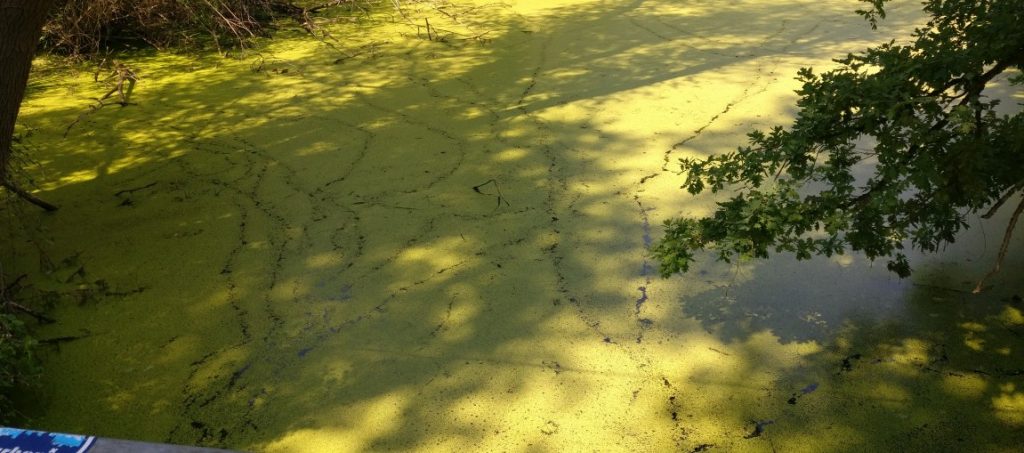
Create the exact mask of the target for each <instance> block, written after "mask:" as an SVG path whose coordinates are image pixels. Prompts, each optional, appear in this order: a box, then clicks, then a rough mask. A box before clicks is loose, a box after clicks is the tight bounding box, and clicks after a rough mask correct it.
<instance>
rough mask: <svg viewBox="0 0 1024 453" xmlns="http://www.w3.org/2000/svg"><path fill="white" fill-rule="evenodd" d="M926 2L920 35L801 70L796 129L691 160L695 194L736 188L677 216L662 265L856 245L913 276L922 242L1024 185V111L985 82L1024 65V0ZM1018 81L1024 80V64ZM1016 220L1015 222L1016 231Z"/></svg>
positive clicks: (946, 236) (872, 13) (932, 245)
mask: <svg viewBox="0 0 1024 453" xmlns="http://www.w3.org/2000/svg"><path fill="white" fill-rule="evenodd" d="M862 1H864V2H866V3H869V4H870V5H869V6H870V7H869V8H868V9H867V10H864V11H859V13H860V14H861V15H863V16H865V17H866V18H867V19H868V21H869V22H871V24H872V27H874V26H875V24H876V21H877V19H879V18H884V17H885V10H884V9H883V6H884V3H885V1H886V0H862ZM924 10H925V11H926V12H927V13H928V14H929V15H930V19H929V21H928V23H927V24H926V25H925V26H924V27H921V28H918V29H917V30H915V32H914V35H913V38H914V40H913V42H912V43H911V44H908V45H898V44H896V43H895V42H894V41H893V42H889V43H887V44H882V45H880V46H877V47H874V48H869V49H867V50H866V51H864V52H861V53H858V54H850V55H847V56H846V57H845V58H842V59H838V60H835V61H836V63H838V64H839V66H838V67H837V68H836V69H833V70H831V71H828V72H825V73H822V74H816V73H815V72H813V71H812V70H811V69H810V68H804V69H801V70H800V72H799V80H800V81H802V82H803V87H802V88H801V89H800V90H799V91H797V94H799V95H800V99H799V101H798V102H797V106H798V108H799V110H798V114H797V116H796V119H795V121H794V123H793V124H792V126H791V127H790V128H789V129H784V128H782V127H775V128H773V129H771V130H770V131H768V132H761V131H754V132H751V133H749V134H748V137H749V145H748V146H744V147H740V148H739V149H738V150H737V151H736V152H732V153H728V154H724V155H715V156H711V157H708V158H706V159H681V163H682V167H683V170H684V172H687V173H688V177H687V179H686V182H685V185H684V187H685V188H686V189H687V190H688V191H689V192H690V193H692V194H699V193H701V192H704V191H705V190H709V189H710V191H711V192H718V191H720V190H723V189H726V188H729V189H730V190H734V192H733V193H734V195H732V196H731V197H730V198H729V199H728V201H724V202H721V203H719V204H718V209H717V210H716V212H715V213H714V214H713V215H712V216H710V217H707V218H700V219H694V218H676V219H670V220H668V221H666V223H665V227H666V228H665V230H666V231H665V236H664V237H663V238H662V239H661V240H660V242H659V243H658V244H657V245H656V246H655V247H654V248H653V250H652V252H653V254H654V255H655V256H656V257H657V258H658V259H659V261H660V263H661V273H662V275H664V276H669V275H671V274H674V273H676V272H680V271H682V272H685V271H686V270H687V269H688V268H689V266H690V264H691V263H692V262H693V261H694V259H695V255H694V253H695V252H696V251H698V250H703V249H713V250H714V251H715V252H717V255H718V258H719V259H721V260H725V261H729V260H730V259H732V258H734V257H735V256H752V257H757V258H765V257H767V256H768V254H769V252H770V251H772V250H774V251H775V252H793V253H795V254H796V256H797V257H798V258H800V259H807V258H809V257H811V256H812V255H825V256H831V255H833V254H842V253H844V251H845V250H847V249H852V250H858V251H862V252H864V253H865V254H866V255H867V256H868V257H869V258H871V259H875V258H879V257H885V258H888V268H889V270H891V271H893V272H895V273H897V274H899V275H900V276H901V277H905V276H907V275H909V274H910V265H909V263H908V261H907V257H906V255H905V254H904V250H905V249H904V247H906V246H907V244H908V243H909V245H910V246H911V247H914V248H917V249H919V250H922V251H925V252H934V251H936V250H937V249H938V248H939V247H940V246H941V245H942V244H944V243H951V242H953V241H954V240H955V238H956V235H957V233H958V232H959V231H960V230H961V229H964V228H967V223H966V222H965V219H966V217H967V216H968V215H970V214H972V213H976V212H978V211H979V210H982V209H985V208H989V209H990V211H991V212H988V213H987V214H986V215H988V216H991V214H993V213H994V211H995V210H996V209H998V208H999V206H1001V205H1002V204H1003V202H1005V201H1007V200H1008V199H1010V198H1012V195H1013V194H1015V193H1017V192H1020V191H1021V190H1022V189H1024V149H1022V148H1024V116H1022V114H1020V113H1017V114H1015V115H1012V116H1007V115H999V114H997V113H996V111H995V107H996V106H997V105H998V104H999V100H996V99H990V98H988V97H986V95H985V92H984V90H985V88H986V86H988V85H989V84H990V83H991V82H992V81H993V79H995V78H996V77H997V76H999V75H1000V74H1003V73H1005V72H1007V71H1008V70H1013V69H1018V70H1019V69H1021V67H1022V66H1024V26H1021V24H1024V1H1021V0H959V1H956V0H953V1H951V0H928V1H926V2H925V3H924ZM1010 80H1011V83H1013V84H1014V85H1016V86H1020V85H1021V83H1022V82H1024V77H1022V76H1021V75H1020V73H1019V72H1018V73H1016V75H1015V76H1012V77H1010ZM864 144H869V145H868V146H867V149H865V147H864ZM865 166H867V167H866V168H867V169H869V170H870V172H871V175H870V177H869V178H867V179H866V180H864V178H863V177H862V178H861V179H860V180H859V181H858V179H857V178H855V174H857V173H855V169H857V167H860V168H859V169H857V170H859V171H860V172H863V171H864V168H865ZM1022 206H1024V204H1022ZM1019 213H1020V209H1019V208H1018V211H1017V213H1016V214H1015V216H1014V220H1016V218H1017V217H1018V216H1019ZM1010 233H1012V223H1011V228H1009V229H1008V230H1007V237H1006V238H1005V239H1006V240H1007V241H1008V239H1009V234H1010ZM1006 243H1007V242H1006V241H1004V250H1003V252H1005V245H1006ZM1001 256H1002V254H1001Z"/></svg>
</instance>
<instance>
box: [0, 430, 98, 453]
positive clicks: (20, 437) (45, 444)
mask: <svg viewBox="0 0 1024 453" xmlns="http://www.w3.org/2000/svg"><path fill="white" fill-rule="evenodd" d="M95 440H96V437H95V436H76V435H74V434H60V433H47V432H43V431H30V430H27V429H17V428H4V427H0V453H85V452H87V451H89V448H90V447H92V443H93V441H95Z"/></svg>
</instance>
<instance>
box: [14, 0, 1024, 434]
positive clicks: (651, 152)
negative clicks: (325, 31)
mask: <svg viewBox="0 0 1024 453" xmlns="http://www.w3.org/2000/svg"><path fill="white" fill-rule="evenodd" d="M406 3H407V2H403V5H405V6H404V7H405V8H406V9H405V10H404V13H405V16H407V17H408V18H409V19H408V20H409V21H412V23H408V22H406V18H405V17H403V16H402V15H400V14H395V13H394V12H393V10H390V9H382V10H380V11H377V12H376V13H374V14H371V15H367V14H364V13H362V12H359V11H354V12H353V13H352V14H351V15H349V16H345V17H342V18H340V20H339V21H338V23H337V24H334V25H331V27H333V28H332V35H333V36H336V37H339V40H338V42H335V43H333V44H332V45H331V46H327V45H325V44H323V43H320V42H317V41H315V40H311V39H309V38H308V37H306V36H303V35H301V34H295V35H289V34H288V33H287V32H282V33H281V35H279V36H278V39H276V40H275V41H273V42H271V43H268V44H267V46H266V47H265V48H261V49H259V50H258V52H256V51H250V52H245V53H239V54H236V55H234V56H233V57H232V58H227V59H222V58H218V57H215V56H187V55H167V54H163V55H159V56H147V55H138V56H135V57H133V58H132V59H131V64H132V65H133V67H135V68H136V69H137V71H136V72H137V73H138V74H139V75H140V77H141V80H140V82H139V85H138V86H137V88H136V90H135V93H134V94H133V101H135V102H137V103H138V104H137V105H135V106H129V107H124V108H116V107H106V108H103V109H101V110H99V111H96V112H92V113H90V114H89V115H86V116H82V117H81V118H80V116H81V114H82V112H83V111H87V110H88V106H89V105H90V104H92V103H93V101H91V100H90V98H91V97H95V96H96V95H97V93H98V94H102V92H104V91H105V88H104V87H102V86H97V85H96V84H95V83H94V82H92V81H91V77H92V72H91V71H82V72H80V73H76V72H74V71H65V70H61V69H59V68H56V67H52V66H47V65H45V64H42V65H40V66H38V67H37V72H36V74H35V77H34V79H33V87H32V90H31V93H30V98H29V100H28V101H27V102H26V105H25V107H24V110H23V117H22V129H21V131H22V132H25V133H30V136H29V137H28V138H29V139H28V140H26V143H28V144H29V145H30V146H31V148H30V150H31V151H32V157H33V158H34V159H36V160H37V161H38V166H34V167H31V168H30V171H31V172H32V173H33V175H35V178H36V182H37V184H38V186H39V187H40V188H41V189H42V190H41V195H43V196H45V197H46V198H47V199H49V200H52V201H54V202H56V203H58V204H60V205H61V206H62V209H61V211H60V212H59V213H58V214H57V215H53V216H46V215H42V214H40V213H37V212H35V211H24V212H21V213H17V212H16V214H17V215H20V216H21V218H22V219H23V224H24V225H30V226H32V228H28V229H18V228H15V225H17V224H16V223H15V222H8V223H7V224H6V225H11V228H10V229H11V231H12V233H11V234H10V235H11V238H12V240H11V241H8V242H7V243H6V244H5V245H6V246H5V247H4V249H3V255H2V256H0V260H2V262H3V264H4V266H5V270H9V269H20V270H23V272H26V273H29V274H31V275H32V277H31V278H32V280H33V281H32V285H33V286H32V288H31V289H30V290H26V292H25V293H24V294H26V295H28V297H31V298H34V299H36V300H35V301H36V302H42V303H51V304H54V305H55V308H54V310H53V313H52V314H53V316H54V317H56V318H58V319H59V320H60V322H59V323H58V324H56V325H53V326H47V327H43V328H41V329H40V335H41V336H42V337H43V338H48V339H52V340H57V339H61V341H53V342H51V343H50V344H49V346H47V348H46V349H45V350H44V360H45V362H46V368H47V372H46V373H45V375H44V378H43V380H42V382H41V386H40V389H39V390H38V392H36V393H34V394H32V395H26V396H25V399H26V401H24V404H25V406H26V407H27V408H28V411H29V412H30V413H31V414H32V415H33V416H34V420H33V421H32V425H33V427H35V428H40V429H48V430H53V431H62V432H83V433H92V434H99V435H104V436H108V437H126V438H135V439H144V440H155V441H171V442H178V443H185V444H199V445H208V446H219V447H231V448H238V449H249V450H260V451H346V450H408V449H422V450H443V451H452V450H459V449H472V450H482V451H490V450H502V451H505V450H576V449H588V450H589V449H594V450H630V451H632V450H653V451H662V450H666V451H668V450H682V451H706V450H709V449H720V450H724V451H733V450H741V451H745V450H753V451H771V450H775V451H802V450H814V451H850V450H865V451H875V450H904V449H924V448H934V449H937V450H970V451H994V450H1009V449H1013V448H1015V446H1017V445H1020V444H1021V443H1022V442H1024V438H1022V436H1024V434H1022V433H1024V429H1022V427H1024V381H1022V379H1024V378H1022V371H1021V365H1020V364H1021V363H1024V358H1022V354H1024V352H1022V348H1021V337H1022V334H1024V315H1022V310H1024V307H1022V306H1021V302H1020V295H1021V293H1022V292H1024V289H1022V286H1021V282H1020V279H1019V277H1017V276H1018V275H1020V272H1019V270H1020V269H1021V267H1022V266H1021V258H1020V256H1021V255H1024V253H1020V246H1019V245H1015V246H1014V251H1015V252H1018V253H1015V254H1014V255H1013V256H1014V257H1015V258H1013V259H1014V260H1015V261H1013V262H1011V263H1007V266H1006V267H1005V269H1004V271H1003V273H1002V274H1000V276H999V277H997V278H995V279H993V281H992V283H993V287H992V288H991V289H990V290H989V291H987V292H986V293H984V294H982V295H980V296H974V295H971V294H969V289H970V288H971V287H972V285H973V283H974V280H975V279H976V277H977V276H979V275H982V274H983V273H984V271H986V270H987V267H988V266H989V265H990V263H991V260H992V255H993V253H994V250H993V249H994V248H995V245H994V242H995V241H994V240H993V239H992V238H991V237H990V236H992V235H993V234H992V231H998V230H999V229H1000V228H1001V227H1000V226H999V225H1001V224H1000V223H999V222H1000V219H994V220H993V221H992V222H991V223H987V224H985V225H980V224H979V225H976V226H975V228H973V229H972V233H971V234H970V235H968V236H966V237H965V238H964V241H963V242H962V243H961V244H958V245H957V246H955V247H951V248H950V249H949V250H947V251H946V252H945V253H943V254H942V255H940V256H936V257H929V258H925V257H917V258H916V259H915V261H914V263H915V265H917V274H915V276H914V278H912V279H910V280H908V281H900V280H897V279H895V278H894V277H892V276H891V275H889V274H887V273H886V272H885V271H884V269H881V268H878V267H874V266H872V265H871V263H869V262H866V261H865V260H864V259H863V258H862V257H860V256H858V255H850V256H846V257H839V258H838V259H835V260H826V259H818V260H813V261H809V262H796V261H793V260H792V259H790V258H788V257H784V256H783V257H778V258H775V259H772V260H770V261H763V262H744V263H740V264H738V265H734V266H733V265H724V264H721V263H714V262H712V261H705V262H703V264H702V266H703V268H702V269H697V270H695V271H694V272H693V273H691V274H688V275H685V276H679V277H675V278H672V279H667V280H663V279H658V278H654V276H655V275H656V272H655V271H656V270H655V269H652V268H651V262H650V261H649V259H648V257H647V254H646V252H645V249H646V247H647V246H649V245H650V243H651V241H652V240H654V239H656V238H657V236H658V234H659V231H658V225H660V224H661V222H662V221H663V220H664V219H665V218H667V217H670V216H675V215H678V214H680V213H687V214H693V215H700V214H703V213H707V212H709V210H710V209H711V208H713V207H714V200H713V199H711V198H707V197H697V198H695V197H690V196H688V195H686V194H684V193H683V191H681V190H680V189H679V185H680V184H681V182H682V181H681V176H679V175H678V174H676V167H675V161H676V159H677V158H679V157H683V156H695V155H702V154H706V153H712V152H723V151H731V150H732V149H734V147H735V146H736V145H737V144H739V143H740V142H742V140H743V134H744V133H745V132H746V131H747V130H749V129H750V128H753V127H763V126H766V125H769V124H775V123H779V122H784V121H785V119H786V118H788V117H790V116H791V115H792V110H791V106H792V104H793V100H794V95H793V90H794V89H796V88H798V86H797V83H796V82H795V81H794V80H793V79H792V76H793V74H795V72H796V70H797V68H799V67H801V66H809V65H810V66H815V67H817V68H821V67H824V66H827V65H829V64H830V58H831V57H833V56H836V55H841V54H844V53H845V52H848V51H852V50H856V49H858V48H861V47H864V46H866V45H868V44H869V43H873V42H877V41H879V40H881V39H884V38H885V37H888V36H889V34H892V35H893V36H896V35H900V34H901V33H904V32H906V31H907V29H908V26H909V25H910V24H911V23H912V22H913V20H915V19H916V16H915V15H914V13H913V11H912V10H910V9H903V10H901V9H899V7H897V8H896V9H894V11H893V15H892V17H891V18H890V20H889V21H888V24H889V25H888V26H889V27H890V28H888V29H886V30H885V31H884V33H887V34H886V35H885V36H882V35H881V34H874V33H872V32H870V31H869V30H868V28H867V27H866V26H865V24H864V23H863V22H862V21H860V20H859V19H858V18H857V17H856V16H855V15H854V14H851V12H850V11H849V10H850V8H851V7H850V5H849V3H848V2H844V1H838V0H836V1H826V2H820V1H815V2H809V1H802V0H789V1H767V0H764V1H762V0H744V1H736V2H720V1H714V2H712V1H698V0H693V1H683V2H678V1H667V0H666V1H660V0H649V1H632V2H600V1H588V0H575V1H574V0H564V1H543V2H541V1H520V2H513V3H512V4H509V5H503V4H492V3H487V2H479V3H474V4H470V3H461V2H460V3H459V5H458V6H453V5H443V4H441V2H429V3H409V4H406ZM904 8H910V6H906V7H904ZM423 19H429V21H430V24H431V26H432V27H433V31H435V32H437V33H441V34H442V38H443V39H435V35H434V34H433V33H432V34H431V36H430V37H425V36H424V34H423V33H422V29H421V30H420V33H417V27H416V26H417V25H418V24H419V23H420V22H423ZM341 37H344V38H343V39H342V38H341ZM79 118H80V119H79ZM76 119H78V121H79V122H78V123H77V124H76V125H75V127H74V129H72V131H71V132H70V133H69V134H68V137H67V138H66V139H64V138H62V136H63V132H64V131H65V130H66V128H67V125H68V124H69V123H71V122H73V121H76ZM4 209H5V210H6V211H5V212H7V213H11V212H13V211H11V209H12V208H10V207H5V208H4ZM10 217H11V216H10V215H8V218H10ZM1004 220H1005V219H1003V221H1004ZM36 225H38V227H36ZM982 227H984V228H982ZM986 231H987V232H988V236H986V234H985V232H986ZM28 239H31V241H28ZM1018 244H1019V242H1018Z"/></svg>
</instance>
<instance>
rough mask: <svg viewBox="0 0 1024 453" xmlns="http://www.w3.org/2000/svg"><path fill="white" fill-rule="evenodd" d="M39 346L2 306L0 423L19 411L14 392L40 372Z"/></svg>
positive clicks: (23, 325)
mask: <svg viewBox="0 0 1024 453" xmlns="http://www.w3.org/2000/svg"><path fill="white" fill-rule="evenodd" d="M0 303H2V301H0ZM35 346H36V342H35V340H33V339H32V338H31V337H30V336H29V335H28V333H27V331H26V329H25V324H24V323H23V322H21V320H19V319H18V318H16V317H14V315H12V314H9V313H7V312H6V311H3V310H0V424H4V423H9V422H11V421H12V420H13V419H14V417H15V415H16V413H15V411H14V408H13V404H12V402H11V400H10V395H11V394H12V393H13V392H14V391H17V390H19V389H22V388H24V387H25V386H28V385H30V384H31V383H32V382H33V378H34V377H35V376H37V375H38V373H39V363H38V362H37V361H36V357H35V355H34V353H33V350H34V348H35Z"/></svg>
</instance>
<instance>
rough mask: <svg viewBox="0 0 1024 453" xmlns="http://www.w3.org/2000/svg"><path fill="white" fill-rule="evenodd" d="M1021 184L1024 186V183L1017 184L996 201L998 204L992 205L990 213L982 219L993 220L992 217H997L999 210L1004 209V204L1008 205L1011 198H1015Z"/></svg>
mask: <svg viewBox="0 0 1024 453" xmlns="http://www.w3.org/2000/svg"><path fill="white" fill-rule="evenodd" d="M1021 184H1024V181H1020V182H1018V183H1017V184H1014V185H1012V186H1010V189H1009V190H1007V191H1006V193H1004V194H1003V196H1001V197H999V200H996V204H994V205H992V207H991V208H989V209H988V212H986V213H985V215H983V216H981V218H983V219H991V218H992V216H994V215H996V211H998V210H999V208H1001V207H1003V204H1004V203H1006V201H1007V200H1009V199H1010V197H1011V196H1013V194H1014V192H1016V191H1017V190H1018V189H1020V185H1021Z"/></svg>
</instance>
